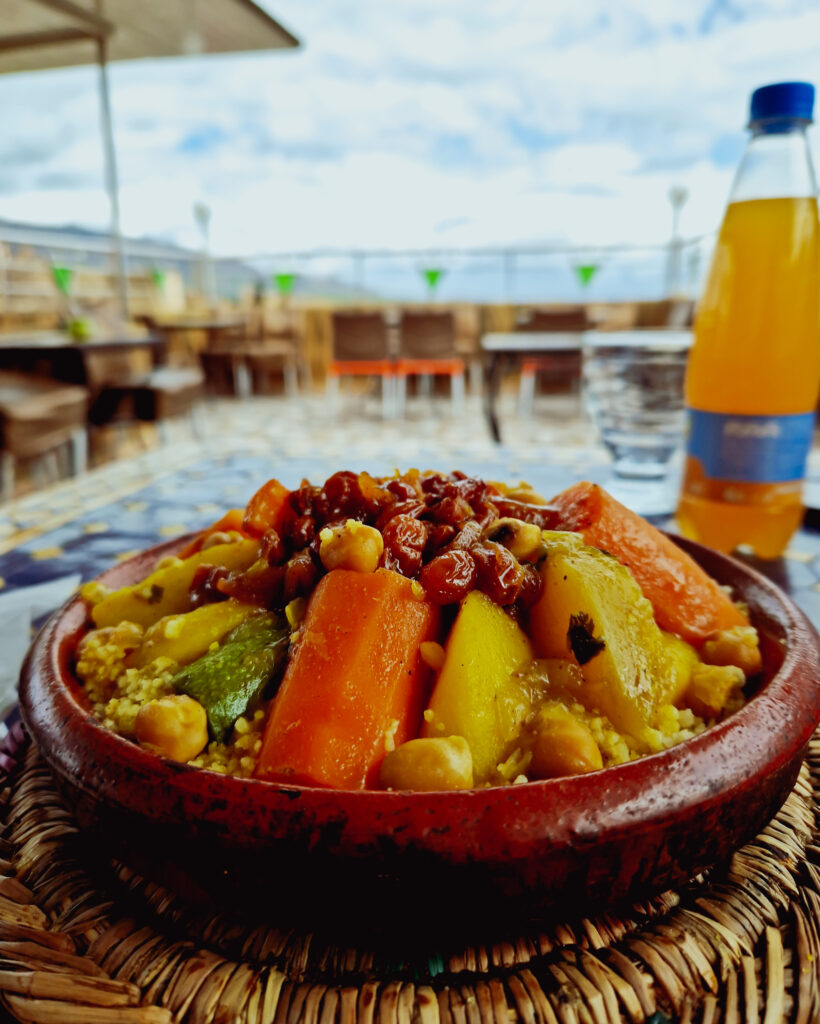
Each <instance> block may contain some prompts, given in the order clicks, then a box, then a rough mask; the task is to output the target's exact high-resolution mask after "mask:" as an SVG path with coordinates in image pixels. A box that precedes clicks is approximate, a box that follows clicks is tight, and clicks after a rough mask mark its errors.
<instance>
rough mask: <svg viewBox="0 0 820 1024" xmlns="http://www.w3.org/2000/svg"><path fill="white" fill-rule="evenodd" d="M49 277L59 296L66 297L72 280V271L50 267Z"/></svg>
mask: <svg viewBox="0 0 820 1024" xmlns="http://www.w3.org/2000/svg"><path fill="white" fill-rule="evenodd" d="M51 276H52V278H53V280H54V284H55V285H56V287H57V291H58V292H59V293H60V294H61V295H66V296H67V295H68V294H69V292H70V291H71V282H72V280H73V278H74V271H73V270H72V269H71V267H56V266H52V268H51Z"/></svg>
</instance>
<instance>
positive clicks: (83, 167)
mask: <svg viewBox="0 0 820 1024" xmlns="http://www.w3.org/2000/svg"><path fill="white" fill-rule="evenodd" d="M265 6H267V7H269V8H270V9H271V11H272V13H273V14H274V15H275V16H277V17H280V18H281V20H282V21H283V22H284V23H285V24H286V25H287V26H288V27H289V28H291V29H292V30H293V31H294V32H295V33H296V35H297V36H299V37H300V38H302V39H303V40H304V43H305V45H304V47H303V48H302V49H301V50H300V51H298V52H295V53H277V54H273V55H266V54H254V55H246V56H236V57H227V58H209V59H199V60H193V59H191V60H179V61H173V62H171V61H166V62H153V63H152V62H143V63H140V64H133V65H119V66H115V67H114V68H113V69H112V74H111V77H112V82H113V104H114V113H115V121H116V134H117V143H118V156H119V166H120V174H121V180H122V213H123V223H124V226H125V228H126V230H127V231H128V232H130V233H134V234H152V235H163V236H165V237H172V238H174V239H175V240H178V241H180V242H184V243H191V242H194V241H195V240H196V237H197V236H196V230H195V228H194V225H193V220H192V215H191V209H192V204H193V203H194V201H196V200H202V201H205V202H207V203H209V204H210V205H211V207H212V209H213V221H212V236H213V241H214V246H215V248H216V249H218V250H219V251H223V252H249V251H251V252H258V251H265V250H266V251H272V250H292V249H300V250H303V249H309V248H312V247H317V246H338V247H354V248H364V247H370V246H376V247H397V248H408V247H414V246H427V245H441V246H444V245H465V246H466V245H515V244H517V243H534V242H538V241H542V242H543V241H545V240H565V241H569V242H577V243H578V244H583V245H595V244H597V245H606V244H612V243H616V242H632V243H646V242H659V241H664V240H665V239H666V238H667V237H668V233H669V228H670V223H671V214H670V207H669V203H668V198H667V196H668V190H669V188H670V186H672V185H673V184H682V185H684V186H685V187H686V188H687V189H688V191H689V199H688V202H687V204H686V207H685V209H684V212H683V218H682V226H683V229H684V231H685V232H686V233H689V234H699V233H702V232H707V231H710V230H712V229H714V227H715V226H716V225H717V223H718V220H719V217H720V213H721V210H722V208H723V205H724V203H725V200H726V196H727V192H728V188H729V184H730V181H731V176H732V173H733V164H734V163H735V162H736V159H737V154H738V153H739V151H740V149H741V147H742V142H743V132H742V129H743V122H744V119H745V117H746V105H747V103H748V95H749V92H750V91H751V89H752V88H753V87H754V86H756V85H758V84H760V83H761V82H763V81H767V80H768V81H771V80H777V79H780V78H795V77H807V78H808V79H809V80H811V78H812V76H813V75H814V74H815V72H816V52H817V49H818V43H820V11H818V10H816V9H815V6H814V4H812V3H810V2H808V0H807V2H802V0H751V2H749V3H744V4H743V5H740V4H736V3H730V2H727V0H701V2H699V3H688V4H680V3H679V2H678V0H622V2H620V3H619V4H612V3H611V2H609V0H606V2H605V0H577V2H576V3H574V4H567V3H564V2H558V0H516V2H513V0H495V2H493V0H488V2H487V3H483V4H476V3H475V2H474V0H403V2H399V0H391V2H390V3H384V2H382V0H355V2H354V0H344V2H338V3H335V4H332V5H328V4H326V3H323V2H322V0H270V2H268V0H265ZM95 74H96V72H95V70H94V69H92V68H84V69H76V70H70V71H64V72H55V73H44V74H39V75H25V76H10V77H6V78H2V79H0V102H2V103H3V106H4V110H5V111H6V116H5V118H4V132H3V136H2V138H0V216H3V217H9V218H14V219H19V220H35V221H39V222H44V223H45V222H50V223H55V222H57V223H67V222H74V223H84V224H88V225H93V226H103V225H104V224H105V223H106V219H107V215H108V214H107V202H106V198H105V194H104V191H103V176H102V157H101V144H100V139H99V133H98V116H99V115H98V108H97V99H96V93H95V83H96V79H95Z"/></svg>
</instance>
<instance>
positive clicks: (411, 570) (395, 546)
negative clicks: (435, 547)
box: [382, 515, 427, 576]
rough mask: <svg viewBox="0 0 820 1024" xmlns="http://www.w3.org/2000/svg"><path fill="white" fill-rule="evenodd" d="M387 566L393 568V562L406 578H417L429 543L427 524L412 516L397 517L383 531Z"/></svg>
mask: <svg viewBox="0 0 820 1024" xmlns="http://www.w3.org/2000/svg"><path fill="white" fill-rule="evenodd" d="M382 536H383V537H384V549H385V554H386V555H387V554H389V555H390V556H392V559H388V558H385V565H386V566H387V567H388V568H392V567H393V566H392V562H393V561H395V563H396V564H397V565H398V567H399V571H400V572H402V573H404V575H405V576H415V575H416V573H417V572H418V571H419V569H420V568H421V556H422V551H423V550H424V545H425V544H426V543H427V524H426V523H424V522H422V521H421V520H419V519H415V518H414V517H413V516H410V515H400V516H395V517H394V518H393V519H391V520H390V522H388V523H387V524H386V525H385V527H384V529H383V530H382Z"/></svg>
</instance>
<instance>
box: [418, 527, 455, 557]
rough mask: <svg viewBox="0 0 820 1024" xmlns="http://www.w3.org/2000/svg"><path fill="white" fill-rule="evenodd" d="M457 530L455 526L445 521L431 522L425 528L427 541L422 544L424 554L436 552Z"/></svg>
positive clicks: (448, 541) (430, 554) (428, 554)
mask: <svg viewBox="0 0 820 1024" xmlns="http://www.w3.org/2000/svg"><path fill="white" fill-rule="evenodd" d="M457 532H458V531H457V530H456V528H455V526H448V525H447V524H446V523H431V524H430V527H429V529H428V530H427V543H426V544H425V545H424V554H425V556H432V555H435V554H437V553H438V552H439V551H441V549H442V548H443V547H446V546H447V545H448V544H449V543H450V541H452V540H453V538H454V537H455V535H456V533H457Z"/></svg>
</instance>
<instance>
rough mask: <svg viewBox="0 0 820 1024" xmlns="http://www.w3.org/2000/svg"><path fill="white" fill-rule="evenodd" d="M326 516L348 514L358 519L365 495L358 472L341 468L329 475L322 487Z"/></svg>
mask: <svg viewBox="0 0 820 1024" xmlns="http://www.w3.org/2000/svg"><path fill="white" fill-rule="evenodd" d="M322 490H323V494H324V499H325V503H326V508H325V515H326V516H347V517H349V518H352V519H356V518H358V517H359V515H360V514H361V513H362V511H363V506H364V496H363V495H362V489H361V486H360V485H359V475H358V473H351V472H350V471H349V470H341V471H340V472H338V473H334V474H333V476H329V477H328V478H327V480H326V481H325V486H324V487H323V488H322Z"/></svg>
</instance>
